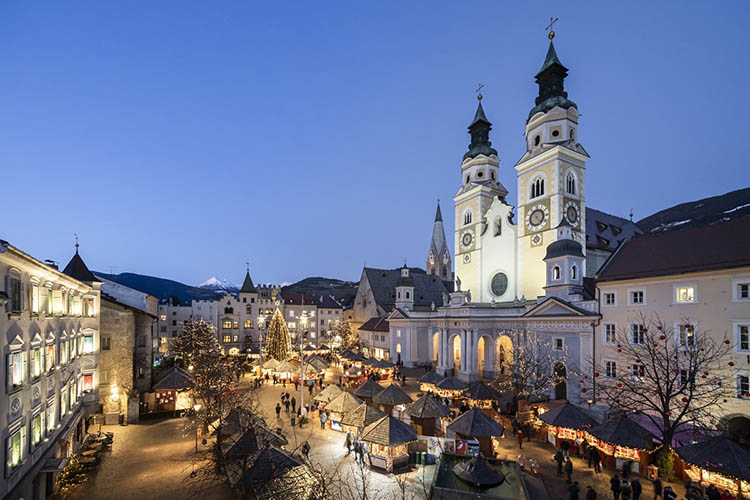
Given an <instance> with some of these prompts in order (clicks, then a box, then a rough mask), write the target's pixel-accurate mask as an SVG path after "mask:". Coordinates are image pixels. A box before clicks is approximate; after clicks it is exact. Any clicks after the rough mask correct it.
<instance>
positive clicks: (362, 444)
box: [359, 441, 367, 465]
mask: <svg viewBox="0 0 750 500" xmlns="http://www.w3.org/2000/svg"><path fill="white" fill-rule="evenodd" d="M359 446H360V450H359V456H360V458H361V459H362V465H365V455H367V445H366V444H365V442H364V441H360V442H359Z"/></svg>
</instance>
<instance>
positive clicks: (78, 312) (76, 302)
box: [71, 297, 83, 316]
mask: <svg viewBox="0 0 750 500" xmlns="http://www.w3.org/2000/svg"><path fill="white" fill-rule="evenodd" d="M71 314H73V316H82V315H83V305H82V301H81V297H73V310H72V311H71Z"/></svg>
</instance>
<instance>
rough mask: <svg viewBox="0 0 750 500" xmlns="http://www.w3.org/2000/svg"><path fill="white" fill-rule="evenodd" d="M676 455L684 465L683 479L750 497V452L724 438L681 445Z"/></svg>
mask: <svg viewBox="0 0 750 500" xmlns="http://www.w3.org/2000/svg"><path fill="white" fill-rule="evenodd" d="M675 453H676V454H677V456H678V457H680V459H681V460H682V463H683V465H684V467H683V474H684V476H685V477H683V479H687V478H690V479H692V480H693V481H698V482H701V483H703V484H713V485H715V486H716V487H717V488H719V490H720V491H724V490H729V491H730V492H731V493H732V494H733V495H739V494H742V495H743V496H744V497H745V498H747V497H748V496H749V495H750V451H748V450H747V449H746V448H743V447H742V446H740V445H739V444H737V443H735V442H734V441H732V440H731V439H729V438H727V437H724V436H717V437H714V438H711V439H708V440H706V441H703V442H700V443H696V444H688V445H685V446H681V447H679V448H677V449H676V450H675Z"/></svg>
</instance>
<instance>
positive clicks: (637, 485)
mask: <svg viewBox="0 0 750 500" xmlns="http://www.w3.org/2000/svg"><path fill="white" fill-rule="evenodd" d="M630 488H631V489H632V490H633V500H639V499H640V498H641V493H643V486H642V485H641V480H640V479H638V478H637V477H635V478H633V480H632V481H630ZM716 500H719V499H718V498H717V499H716Z"/></svg>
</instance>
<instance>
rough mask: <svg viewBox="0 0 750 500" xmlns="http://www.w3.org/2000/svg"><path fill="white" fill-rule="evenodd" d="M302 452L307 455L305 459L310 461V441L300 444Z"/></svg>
mask: <svg viewBox="0 0 750 500" xmlns="http://www.w3.org/2000/svg"><path fill="white" fill-rule="evenodd" d="M302 453H303V454H304V455H305V457H307V461H308V462H309V461H310V443H308V442H307V441H305V442H304V444H303V445H302Z"/></svg>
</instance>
